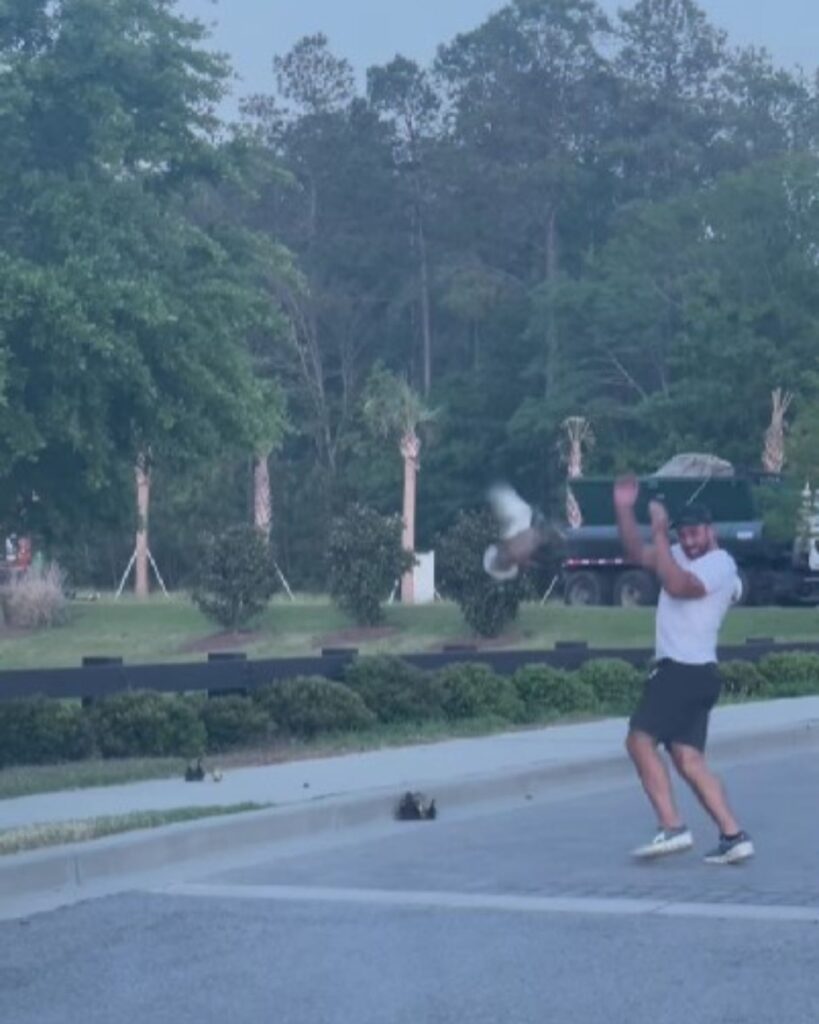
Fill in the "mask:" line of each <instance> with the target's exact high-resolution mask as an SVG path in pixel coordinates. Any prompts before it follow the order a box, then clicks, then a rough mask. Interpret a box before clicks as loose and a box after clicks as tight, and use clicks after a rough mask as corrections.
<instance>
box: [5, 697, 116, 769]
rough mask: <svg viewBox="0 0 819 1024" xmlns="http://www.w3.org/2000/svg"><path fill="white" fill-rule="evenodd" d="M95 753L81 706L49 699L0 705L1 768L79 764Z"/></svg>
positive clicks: (32, 699) (34, 698) (91, 734)
mask: <svg viewBox="0 0 819 1024" xmlns="http://www.w3.org/2000/svg"><path fill="white" fill-rule="evenodd" d="M95 753H96V749H95V742H94V732H93V729H92V728H91V723H90V722H89V720H88V717H87V715H85V714H84V712H83V709H82V707H81V706H80V705H79V704H72V703H67V702H63V701H59V700H53V699H50V698H48V697H27V698H24V699H19V700H8V701H0V767H5V766H6V765H10V764H55V763H57V762H60V761H79V760H81V759H82V758H85V757H92V756H93V755H94V754H95Z"/></svg>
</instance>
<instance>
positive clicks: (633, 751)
mask: <svg viewBox="0 0 819 1024" xmlns="http://www.w3.org/2000/svg"><path fill="white" fill-rule="evenodd" d="M656 745H657V744H656V742H655V740H654V738H653V737H652V736H649V735H648V733H645V732H640V731H639V729H630V730H629V733H628V736H626V750H627V751H628V753H629V756H630V757H631V759H632V760H634V761H636V760H638V759H639V757H640V755H642V754H646V753H651V751H653V750H654V748H655V747H656Z"/></svg>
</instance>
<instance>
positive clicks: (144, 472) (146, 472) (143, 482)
mask: <svg viewBox="0 0 819 1024" xmlns="http://www.w3.org/2000/svg"><path fill="white" fill-rule="evenodd" d="M135 473H136V493H137V531H136V561H135V577H134V579H135V583H134V593H135V594H136V596H137V597H138V598H141V599H144V598H146V597H148V592H149V588H148V508H149V506H150V501H151V474H150V469H149V468H148V460H147V458H146V456H145V455H144V454H141V455H139V456H138V457H137V461H136V467H135Z"/></svg>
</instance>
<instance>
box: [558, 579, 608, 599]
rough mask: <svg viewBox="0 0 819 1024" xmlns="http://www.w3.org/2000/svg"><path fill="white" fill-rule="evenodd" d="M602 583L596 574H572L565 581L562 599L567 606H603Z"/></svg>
mask: <svg viewBox="0 0 819 1024" xmlns="http://www.w3.org/2000/svg"><path fill="white" fill-rule="evenodd" d="M603 591H604V588H603V581H602V579H601V578H600V575H599V574H598V573H596V572H573V573H572V574H571V575H570V576H569V578H568V579H567V580H566V586H565V589H564V591H563V599H564V600H565V602H566V604H569V605H584V604H603V596H604V594H603Z"/></svg>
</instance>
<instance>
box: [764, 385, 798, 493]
mask: <svg viewBox="0 0 819 1024" xmlns="http://www.w3.org/2000/svg"><path fill="white" fill-rule="evenodd" d="M792 401H793V395H792V394H791V392H790V391H786V392H784V393H783V391H782V388H775V389H774V390H773V391H772V392H771V403H772V409H771V422H770V426H769V427H768V429H767V430H766V431H765V446H764V448H763V450H762V466H763V468H764V469H765V471H766V472H768V473H781V472H782V467H783V466H784V465H785V414H786V413H787V411H788V409H789V408H790V404H791V402H792Z"/></svg>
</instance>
